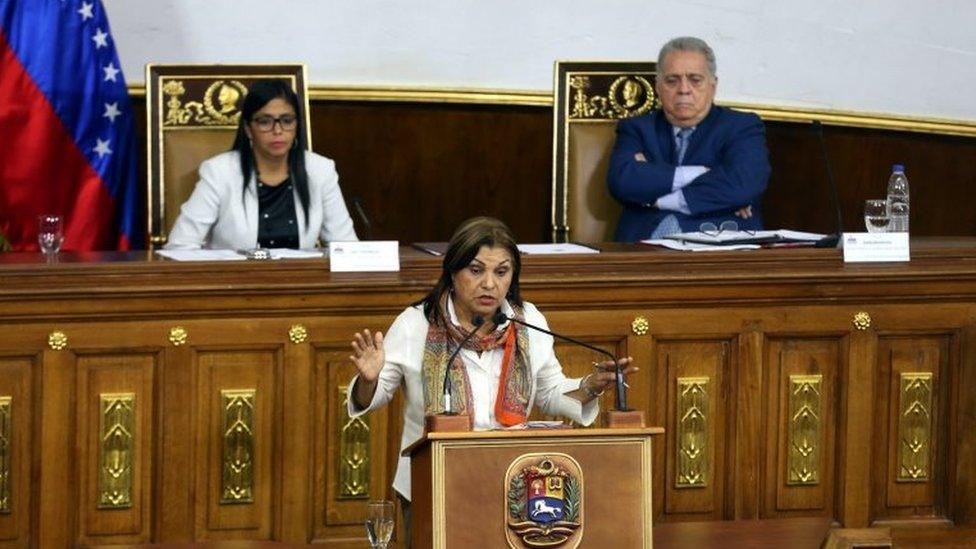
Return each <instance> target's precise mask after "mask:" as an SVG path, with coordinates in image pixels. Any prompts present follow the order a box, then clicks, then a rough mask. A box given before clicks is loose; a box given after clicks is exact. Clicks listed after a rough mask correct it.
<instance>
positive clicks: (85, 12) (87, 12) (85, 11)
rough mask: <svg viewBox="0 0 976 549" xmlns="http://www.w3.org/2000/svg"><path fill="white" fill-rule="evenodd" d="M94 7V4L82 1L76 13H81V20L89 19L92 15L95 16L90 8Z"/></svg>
mask: <svg viewBox="0 0 976 549" xmlns="http://www.w3.org/2000/svg"><path fill="white" fill-rule="evenodd" d="M94 7H95V4H89V3H87V2H82V3H81V9H80V10H78V13H80V14H81V20H82V21H87V20H89V19H91V18H92V17H95V15H94V14H92V8H94Z"/></svg>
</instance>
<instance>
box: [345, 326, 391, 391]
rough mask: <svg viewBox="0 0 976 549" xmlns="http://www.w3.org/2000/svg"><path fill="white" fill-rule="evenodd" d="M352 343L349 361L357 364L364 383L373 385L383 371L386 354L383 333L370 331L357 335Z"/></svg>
mask: <svg viewBox="0 0 976 549" xmlns="http://www.w3.org/2000/svg"><path fill="white" fill-rule="evenodd" d="M353 337H354V338H355V339H353V341H352V353H353V354H352V355H350V356H349V359H350V360H352V361H353V363H354V364H356V369H357V370H359V377H360V378H362V380H363V381H366V382H369V383H372V382H375V381H376V379H377V378H379V377H380V370H382V369H383V359H384V358H385V355H386V353H384V352H383V332H376V333H375V334H371V333H370V331H369V330H363V331H362V333H356V334H355V335H354V336H353Z"/></svg>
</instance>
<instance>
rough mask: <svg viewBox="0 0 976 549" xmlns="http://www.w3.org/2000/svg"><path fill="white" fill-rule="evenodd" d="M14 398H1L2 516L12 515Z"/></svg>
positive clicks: (0, 473)
mask: <svg viewBox="0 0 976 549" xmlns="http://www.w3.org/2000/svg"><path fill="white" fill-rule="evenodd" d="M12 416H13V397H10V396H2V397H0V514H4V515H5V514H10V513H11V512H12V510H11V504H12V502H11V495H10V492H11V490H10V485H11V478H10V472H11V471H10V470H11V465H10V462H11V460H12V459H13V454H14V448H13V441H14V433H13V417H12Z"/></svg>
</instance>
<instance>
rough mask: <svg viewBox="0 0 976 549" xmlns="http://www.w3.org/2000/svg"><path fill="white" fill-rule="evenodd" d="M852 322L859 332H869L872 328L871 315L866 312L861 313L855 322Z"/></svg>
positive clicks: (855, 317)
mask: <svg viewBox="0 0 976 549" xmlns="http://www.w3.org/2000/svg"><path fill="white" fill-rule="evenodd" d="M852 322H853V323H854V327H855V328H857V329H858V330H861V331H864V330H867V329H868V328H870V327H871V315H869V314H867V313H866V312H864V311H860V312H859V313H857V314H855V315H854V320H853V321H852Z"/></svg>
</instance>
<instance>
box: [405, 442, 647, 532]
mask: <svg viewBox="0 0 976 549" xmlns="http://www.w3.org/2000/svg"><path fill="white" fill-rule="evenodd" d="M663 432H664V430H663V429H662V428H660V427H650V428H640V429H547V430H524V431H480V432H443V433H428V434H427V435H425V437H424V438H422V439H421V440H419V441H418V442H416V443H415V444H413V445H411V446H410V447H409V448H407V449H406V450H404V453H405V454H409V455H410V457H411V460H412V461H411V486H412V488H411V492H412V506H411V509H412V513H413V519H412V522H413V532H412V538H413V547H414V549H423V548H427V547H434V548H447V547H532V546H539V547H542V546H550V547H560V548H569V549H571V548H573V547H608V546H611V544H612V545H613V546H617V547H643V548H650V547H651V545H652V538H651V517H652V513H651V467H652V459H651V436H652V435H656V434H660V433H663ZM560 538H565V541H562V542H560V541H559V540H560Z"/></svg>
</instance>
